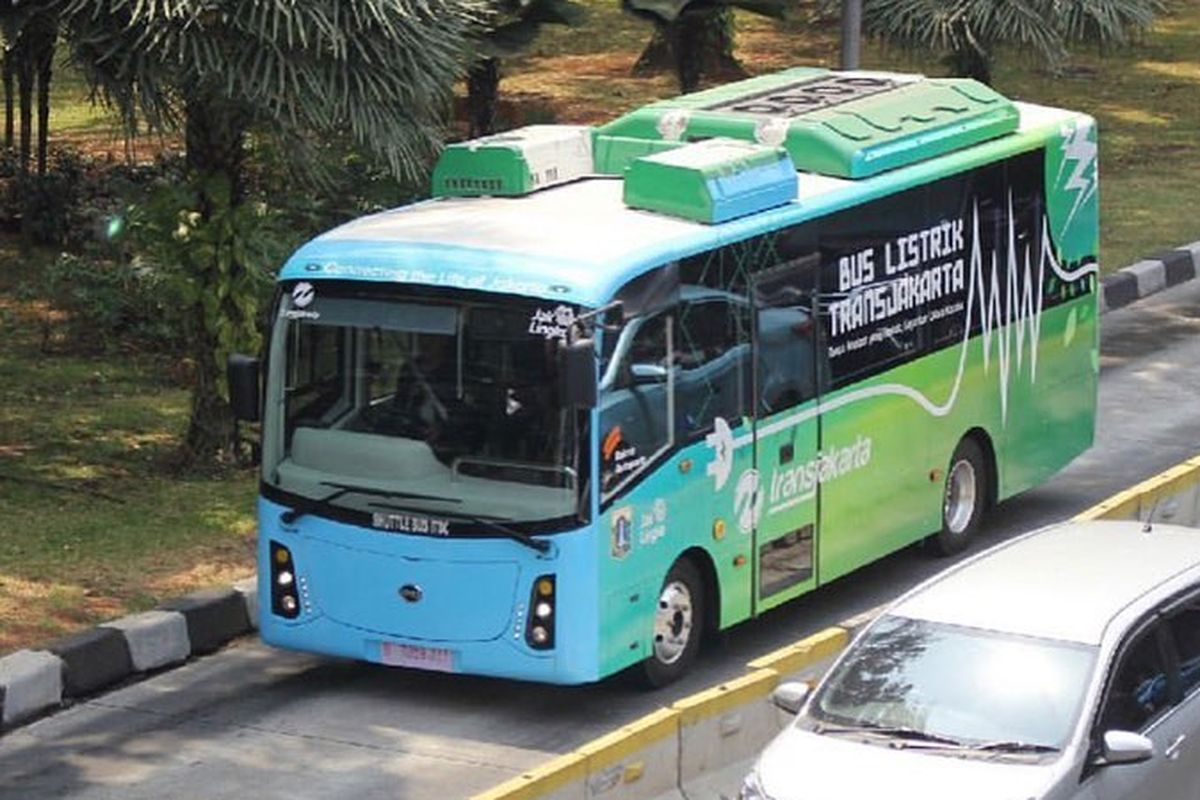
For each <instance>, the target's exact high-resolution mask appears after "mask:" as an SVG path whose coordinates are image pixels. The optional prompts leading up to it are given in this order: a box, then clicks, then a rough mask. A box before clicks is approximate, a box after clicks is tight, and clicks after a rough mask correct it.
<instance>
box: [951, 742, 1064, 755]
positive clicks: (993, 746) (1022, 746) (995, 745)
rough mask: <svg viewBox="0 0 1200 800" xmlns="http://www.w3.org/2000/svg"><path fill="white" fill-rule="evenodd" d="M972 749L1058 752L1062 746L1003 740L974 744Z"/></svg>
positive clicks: (1002, 751)
mask: <svg viewBox="0 0 1200 800" xmlns="http://www.w3.org/2000/svg"><path fill="white" fill-rule="evenodd" d="M971 749H972V750H980V751H984V752H990V753H1057V752H1058V751H1059V749H1060V748H1058V747H1055V746H1054V745H1052V744H1038V743H1036V742H1018V741H1006V740H1001V741H996V742H983V743H982V744H973V745H971Z"/></svg>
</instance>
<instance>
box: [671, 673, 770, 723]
mask: <svg viewBox="0 0 1200 800" xmlns="http://www.w3.org/2000/svg"><path fill="white" fill-rule="evenodd" d="M778 685H779V673H778V672H776V671H775V670H773V669H760V670H758V671H756V672H751V673H749V674H747V675H742V676H739V677H737V678H734V679H733V680H731V681H726V682H725V683H722V684H720V685H719V686H714V687H713V688H711V689H705V690H704V691H702V692H697V693H696V694H693V695H690V696H688V697H685V698H683V699H682V700H676V701H675V702H674V703H672V704H671V708H673V709H675V710H676V711H678V712H679V715H680V716H679V724H680V725H681V726H683V727H687V726H689V725H695V724H696V723H698V722H701V721H703V720H705V719H708V718H709V717H714V716H716V715H717V714H722V713H724V712H726V711H728V710H729V709H731V708H735V707H737V706H741V705H744V704H745V703H749V702H751V701H753V700H757V699H758V698H760V697H766V696H768V695H769V694H771V692H772V690H774V688H775V687H776V686H778Z"/></svg>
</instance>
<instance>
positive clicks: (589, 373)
mask: <svg viewBox="0 0 1200 800" xmlns="http://www.w3.org/2000/svg"><path fill="white" fill-rule="evenodd" d="M558 358H559V370H558V377H559V397H561V398H562V401H563V405H565V406H567V407H574V408H595V407H596V343H595V341H593V340H592V339H591V338H590V337H585V338H583V339H577V340H576V341H573V342H571V343H570V344H565V345H563V346H562V347H561V348H559V351H558Z"/></svg>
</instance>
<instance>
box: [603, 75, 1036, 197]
mask: <svg viewBox="0 0 1200 800" xmlns="http://www.w3.org/2000/svg"><path fill="white" fill-rule="evenodd" d="M1019 121H1020V117H1019V112H1018V110H1017V108H1016V106H1015V105H1014V104H1013V103H1012V102H1011V101H1010V100H1008V99H1007V98H1005V97H1003V96H1002V95H1000V94H998V93H997V92H995V91H993V90H992V89H990V88H988V87H987V86H984V85H983V84H981V83H979V82H977V81H973V80H969V79H965V78H925V77H922V76H919V75H900V74H892V73H878V72H832V71H829V70H822V69H810V68H797V69H791V70H785V71H783V72H777V73H773V74H771V75H763V76H760V77H758V78H751V79H749V80H745V81H739V82H737V83H732V84H729V85H726V86H720V87H717V88H714V89H710V90H707V91H703V92H696V93H695V94H689V95H683V96H682V97H677V98H674V99H671V100H663V101H660V102H657V103H651V104H650V105H648V106H644V107H643V108H640V109H637V110H636V111H633V112H630V113H629V114H626V115H625V116H623V117H620V118H619V119H616V120H614V121H613V122H610V123H608V124H606V125H603V126H601V127H600V128H598V129H597V130H596V143H595V152H596V161H597V163H596V170H597V171H598V172H601V173H609V174H619V173H620V172H621V170H622V169H623V168H624V167H625V166H626V164H627V163H628V160H627V158H622V154H623V153H627V152H628V151H629V150H630V149H631V148H630V147H629V145H628V144H627V143H624V142H625V140H630V139H643V140H649V141H655V142H661V143H663V144H665V143H668V142H689V141H697V140H702V139H709V138H712V137H717V136H721V137H729V138H733V139H740V140H743V141H750V142H758V143H760V144H765V145H770V146H782V147H784V148H786V149H787V151H788V153H789V154H790V155H791V157H792V161H793V162H794V163H795V165H796V168H797V169H799V170H802V171H805V172H816V173H820V174H823V175H832V176H835V177H839V178H866V177H869V176H871V175H876V174H878V173H880V172H884V171H886V170H889V169H895V168H897V167H902V166H905V165H908V164H913V163H916V162H919V161H924V160H927V159H930V158H934V157H936V156H939V155H942V154H943V153H948V152H951V151H954V150H958V149H960V148H963V147H968V146H970V145H973V144H977V143H979V142H984V141H987V140H989V139H994V138H996V137H998V136H1003V135H1005V134H1008V133H1011V132H1013V131H1015V130H1016V129H1017V126H1018V124H1019ZM615 143H622V144H621V146H616V144H615Z"/></svg>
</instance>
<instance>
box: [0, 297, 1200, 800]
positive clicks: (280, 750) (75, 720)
mask: <svg viewBox="0 0 1200 800" xmlns="http://www.w3.org/2000/svg"><path fill="white" fill-rule="evenodd" d="M1102 335H1103V346H1102V353H1103V355H1102V376H1101V383H1100V419H1099V425H1098V432H1097V443H1096V446H1095V447H1094V448H1093V449H1092V450H1090V451H1089V452H1088V453H1087V454H1085V455H1084V456H1083V457H1081V458H1080V459H1078V460H1077V461H1076V462H1075V463H1073V464H1072V465H1071V466H1070V467H1069V468H1068V469H1066V470H1065V471H1064V472H1062V473H1061V474H1060V475H1058V476H1057V477H1056V478H1054V479H1053V480H1052V481H1050V482H1049V483H1047V484H1046V485H1044V486H1042V487H1040V488H1038V489H1036V490H1033V491H1030V492H1028V493H1026V494H1024V495H1022V496H1020V497H1018V498H1015V499H1013V500H1010V501H1008V502H1006V503H1004V504H1003V505H1001V506H1000V507H999V508H998V509H997V513H996V514H995V515H994V517H993V519H992V520H991V522H990V524H989V525H988V527H987V529H986V530H985V532H984V535H983V537H982V543H983V544H986V543H988V542H994V541H1000V540H1001V539H1002V538H1004V537H1006V536H1011V535H1013V534H1015V533H1017V532H1019V531H1022V530H1026V529H1028V528H1030V527H1033V526H1036V525H1039V524H1042V523H1044V522H1049V521H1053V520H1055V519H1059V518H1062V517H1066V516H1069V515H1071V514H1073V513H1075V512H1077V511H1080V510H1082V509H1084V508H1086V507H1088V506H1090V505H1092V504H1093V503H1095V502H1097V501H1099V500H1102V499H1104V498H1105V497H1107V496H1109V495H1111V494H1113V493H1115V492H1117V491H1119V490H1120V489H1123V488H1125V487H1127V486H1128V485H1130V484H1132V483H1135V482H1137V481H1139V480H1142V479H1143V478H1146V477H1149V476H1151V475H1153V474H1155V473H1157V472H1160V471H1162V470H1163V469H1166V468H1167V467H1169V466H1172V465H1174V464H1176V463H1178V462H1180V461H1182V460H1184V459H1186V458H1188V457H1191V456H1193V455H1195V454H1196V453H1197V452H1198V451H1200V405H1198V404H1197V400H1196V396H1197V390H1198V389H1200V282H1197V281H1193V282H1192V283H1190V284H1184V285H1182V286H1179V287H1177V288H1175V289H1173V290H1170V291H1168V292H1164V293H1161V294H1158V295H1155V296H1153V297H1151V298H1149V299H1147V300H1145V301H1143V302H1141V303H1139V304H1136V305H1134V306H1131V307H1128V308H1125V309H1122V310H1119V311H1115V312H1112V313H1110V314H1108V315H1106V316H1105V317H1103V334H1102ZM947 563H948V562H947V561H945V560H934V559H932V558H930V557H929V556H927V555H926V554H925V553H923V552H922V551H920V550H919V549H918V548H912V549H909V550H905V551H903V552H900V553H897V554H896V555H894V556H891V557H889V558H887V559H885V560H883V561H881V562H879V563H877V564H874V565H872V566H870V567H867V568H865V569H863V570H861V571H859V572H858V573H856V574H855V575H853V576H852V577H850V578H847V579H844V580H842V581H839V582H836V583H834V584H832V585H830V586H827V587H824V588H822V589H821V590H819V591H817V592H814V593H813V594H811V595H809V596H807V597H804V598H802V599H800V600H798V601H795V602H793V603H791V604H789V605H787V606H785V607H783V608H781V609H777V610H775V611H773V612H771V613H769V614H767V615H766V616H764V617H762V618H760V619H757V620H754V621H752V622H748V623H745V624H743V625H741V626H739V627H737V628H736V629H734V630H733V631H731V632H729V633H727V634H726V635H724V636H723V637H722V639H721V640H720V641H719V642H716V643H714V644H713V645H712V646H710V647H709V648H708V650H707V652H705V653H704V654H703V656H702V658H701V660H700V663H699V664H698V666H697V669H696V670H695V671H694V673H693V674H692V675H690V676H689V677H688V678H687V679H685V680H684V681H682V682H681V683H679V684H677V685H675V686H672V687H670V688H668V689H665V690H660V691H657V692H652V693H647V692H645V691H642V690H640V689H637V688H635V687H634V686H633V685H632V684H631V683H630V682H629V681H626V680H623V679H622V678H621V676H617V677H616V678H614V679H611V680H608V681H605V682H603V683H600V684H598V685H594V686H583V687H554V686H541V685H534V684H525V683H519V682H514V681H502V680H494V679H484V678H471V677H463V676H444V675H436V674H423V673H416V672H408V671H401V670H394V669H387V668H383V667H377V666H373V665H368V664H359V663H350V662H342V661H333V660H329V659H323V658H317V657H312V656H305V655H298V654H294V653H284V652H281V651H275V650H272V649H269V648H267V647H264V646H263V645H261V644H259V643H257V642H255V641H251V640H245V641H243V642H240V643H237V644H235V645H234V646H232V647H230V648H228V649H226V650H225V651H223V652H221V653H219V654H217V655H214V656H211V657H208V658H202V659H199V660H197V661H194V662H192V663H190V664H187V665H185V666H183V667H181V668H179V669H176V670H173V671H170V672H166V673H163V674H161V675H158V676H156V677H153V678H150V679H148V680H145V681H142V682H140V683H137V684H134V685H131V686H128V687H126V688H123V689H120V690H117V691H114V692H110V693H108V694H105V695H103V696H101V697H98V698H96V699H93V700H90V701H87V702H84V703H80V704H78V705H76V706H74V707H72V708H70V709H67V710H64V711H61V712H59V713H57V714H54V715H53V716H50V717H48V718H46V719H43V720H41V721H39V722H37V723H34V724H32V725H29V726H26V727H24V728H20V729H18V730H16V731H13V732H11V733H9V734H7V735H6V736H4V737H3V738H0V798H5V800H7V799H8V798H46V797H64V798H88V800H99V799H100V798H123V799H124V798H129V799H130V800H133V799H134V798H147V799H149V798H154V799H155V800H157V799H158V798H181V799H182V798H205V800H217V799H219V798H235V797H236V798H242V797H255V798H264V799H266V798H286V799H287V800H296V798H308V797H322V798H324V797H339V798H341V797H345V798H355V800H367V799H368V798H376V797H379V798H382V797H388V798H406V800H447V798H456V797H465V796H468V795H470V794H472V793H473V792H475V791H479V790H482V789H485V788H487V787H489V786H491V785H494V784H495V783H497V782H499V781H501V780H504V779H505V778H508V777H511V776H512V775H515V774H517V773H518V772H520V771H522V770H524V769H526V768H529V767H531V766H534V765H537V764H539V763H541V762H543V761H545V760H547V759H548V758H549V757H551V756H552V755H554V754H556V753H561V752H564V751H566V750H569V749H571V748H573V747H576V746H578V745H579V744H581V743H583V742H586V741H588V740H589V739H592V738H594V737H596V736H598V735H600V734H602V733H605V732H607V731H609V730H611V729H612V728H614V727H616V726H617V725H620V724H622V723H624V722H627V721H629V720H632V719H635V718H637V717H639V716H641V715H642V714H644V713H646V712H647V711H650V710H652V709H654V708H656V707H657V706H659V705H662V704H665V703H669V702H671V701H672V700H673V699H675V698H677V697H681V696H684V695H687V694H690V693H692V692H694V691H697V690H699V689H701V688H704V687H707V686H709V685H712V684H714V683H716V682H719V681H720V680H721V679H723V678H726V677H731V676H734V675H737V674H740V673H741V672H742V671H743V665H744V663H745V662H746V661H747V660H749V659H751V658H753V657H755V656H757V655H759V654H761V653H763V652H766V651H769V650H771V649H774V648H776V647H780V646H783V645H785V644H788V643H790V642H792V641H794V640H795V639H797V638H799V637H802V636H804V635H806V634H808V633H811V632H813V631H816V630H819V629H820V628H822V627H825V626H826V625H829V624H833V623H836V622H838V621H840V620H842V619H845V618H847V617H850V616H852V615H854V614H857V613H859V612H861V611H865V610H867V609H870V608H872V607H874V606H876V605H878V604H879V603H882V602H884V601H886V600H887V599H889V598H891V597H893V596H895V595H896V594H897V593H899V592H900V591H902V590H903V589H905V588H907V587H908V586H910V585H912V584H913V583H915V582H916V581H918V580H920V579H921V578H923V577H925V576H927V575H929V574H931V573H932V572H934V571H936V570H937V569H939V568H941V567H943V566H945V565H946V564H947Z"/></svg>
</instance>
